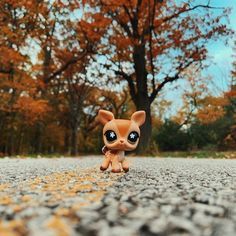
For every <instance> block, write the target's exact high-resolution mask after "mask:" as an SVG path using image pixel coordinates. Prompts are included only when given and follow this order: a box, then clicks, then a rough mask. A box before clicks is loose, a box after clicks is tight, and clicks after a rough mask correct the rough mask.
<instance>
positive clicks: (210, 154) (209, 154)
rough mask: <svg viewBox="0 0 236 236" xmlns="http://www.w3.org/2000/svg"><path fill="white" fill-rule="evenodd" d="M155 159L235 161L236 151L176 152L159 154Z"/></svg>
mask: <svg viewBox="0 0 236 236" xmlns="http://www.w3.org/2000/svg"><path fill="white" fill-rule="evenodd" d="M156 156H157V157H164V158H165V157H173V158H175V157H185V158H214V159H220V158H223V159H236V151H225V152H219V151H186V152H184V151H176V152H160V153H158V154H157V155H156Z"/></svg>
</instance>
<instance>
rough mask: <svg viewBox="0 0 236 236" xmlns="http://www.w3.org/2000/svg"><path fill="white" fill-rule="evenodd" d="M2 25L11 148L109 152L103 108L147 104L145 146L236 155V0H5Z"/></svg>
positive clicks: (2, 91)
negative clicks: (104, 136) (100, 119)
mask: <svg viewBox="0 0 236 236" xmlns="http://www.w3.org/2000/svg"><path fill="white" fill-rule="evenodd" d="M0 26H1V31H0V155H1V156H6V155H7V156H11V155H14V156H15V155H31V156H33V155H39V154H43V155H55V154H58V155H59V154H60V155H73V156H75V155H81V154H101V148H102V146H103V143H102V126H101V125H100V124H99V123H98V122H97V121H96V115H97V112H98V110H99V109H101V108H102V109H107V110H110V111H112V112H113V113H114V114H115V117H116V118H127V119H129V118H130V116H131V114H132V113H133V112H134V111H135V110H145V111H146V114H147V119H146V123H145V124H144V125H143V126H142V129H141V133H142V134H141V140H140V145H139V148H138V150H137V152H138V153H139V154H143V155H155V156H156V155H162V156H169V155H171V156H173V155H181V156H191V155H192V154H194V155H198V156H200V157H201V156H209V155H211V156H214V157H225V155H226V157H235V156H234V155H235V152H233V151H234V150H235V149H236V38H235V33H234V31H235V30H236V2H235V1H220V0H211V1H210V0H195V1H193V0H166V1H165V0H119V1H116V0H100V1H94V0H70V1H68V0H48V1H46V0H31V1H28V0H21V1H16V0H1V1H0ZM209 153H210V154H209ZM225 153H227V154H225ZM227 155H228V156H227ZM230 155H231V156H230Z"/></svg>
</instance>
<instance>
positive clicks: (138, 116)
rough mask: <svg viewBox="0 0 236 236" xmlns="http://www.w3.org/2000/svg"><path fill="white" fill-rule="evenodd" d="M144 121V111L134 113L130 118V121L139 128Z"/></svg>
mask: <svg viewBox="0 0 236 236" xmlns="http://www.w3.org/2000/svg"><path fill="white" fill-rule="evenodd" d="M145 119H146V113H145V111H136V112H134V113H133V115H132V116H131V120H132V121H134V122H135V123H137V124H138V126H141V125H142V124H143V123H144V122H145Z"/></svg>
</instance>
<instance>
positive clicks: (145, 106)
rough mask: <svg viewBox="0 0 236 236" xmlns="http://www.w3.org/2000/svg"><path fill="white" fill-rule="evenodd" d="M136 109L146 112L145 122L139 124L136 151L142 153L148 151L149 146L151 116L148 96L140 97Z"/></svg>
mask: <svg viewBox="0 0 236 236" xmlns="http://www.w3.org/2000/svg"><path fill="white" fill-rule="evenodd" d="M136 109H137V110H144V111H145V112H146V120H145V123H144V124H143V125H142V126H141V128H140V130H141V136H140V141H139V146H138V149H137V153H139V154H143V153H145V152H148V151H149V150H148V149H149V147H150V145H149V144H150V139H151V135H152V118H151V104H150V102H149V98H148V97H147V98H146V99H145V98H141V99H140V101H139V103H138V104H137V105H136Z"/></svg>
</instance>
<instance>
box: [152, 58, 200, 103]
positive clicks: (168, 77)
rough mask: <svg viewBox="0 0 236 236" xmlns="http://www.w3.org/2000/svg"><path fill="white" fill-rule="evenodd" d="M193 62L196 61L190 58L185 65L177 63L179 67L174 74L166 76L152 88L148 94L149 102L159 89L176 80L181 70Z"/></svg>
mask: <svg viewBox="0 0 236 236" xmlns="http://www.w3.org/2000/svg"><path fill="white" fill-rule="evenodd" d="M194 62H196V61H195V60H191V61H189V62H188V63H186V64H185V65H183V63H181V64H180V65H179V67H178V68H177V70H178V72H177V73H176V74H175V75H174V76H167V77H166V78H165V79H164V80H163V81H162V82H161V83H160V84H158V85H157V87H156V89H154V90H153V92H152V94H151V95H150V97H149V99H150V103H152V102H153V101H154V100H155V98H156V96H157V94H158V93H159V92H160V91H161V89H162V88H163V87H164V86H165V85H166V84H167V83H170V82H173V81H176V80H178V79H179V78H180V75H181V72H182V71H183V70H184V69H186V68H187V67H189V66H190V65H191V64H193V63H194Z"/></svg>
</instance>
